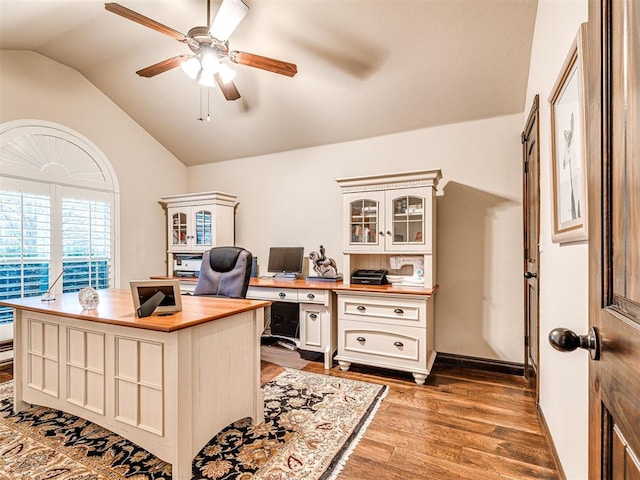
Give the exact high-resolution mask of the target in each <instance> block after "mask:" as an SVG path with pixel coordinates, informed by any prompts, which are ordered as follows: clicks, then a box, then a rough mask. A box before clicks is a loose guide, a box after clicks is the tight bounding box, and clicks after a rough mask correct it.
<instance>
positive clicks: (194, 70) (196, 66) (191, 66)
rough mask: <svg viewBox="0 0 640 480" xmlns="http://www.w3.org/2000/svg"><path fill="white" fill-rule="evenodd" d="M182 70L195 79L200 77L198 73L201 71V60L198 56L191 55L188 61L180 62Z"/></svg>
mask: <svg viewBox="0 0 640 480" xmlns="http://www.w3.org/2000/svg"><path fill="white" fill-rule="evenodd" d="M180 67H181V68H182V71H183V72H184V73H186V74H187V76H188V77H189V78H191V79H193V80H195V79H196V78H198V74H199V73H200V68H201V67H200V61H199V60H198V59H197V58H196V57H191V58H190V59H189V60H187V61H186V62H182V63H181V64H180Z"/></svg>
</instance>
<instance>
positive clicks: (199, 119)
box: [196, 86, 204, 122]
mask: <svg viewBox="0 0 640 480" xmlns="http://www.w3.org/2000/svg"><path fill="white" fill-rule="evenodd" d="M203 88H204V87H202V86H200V116H199V117H198V118H196V120H198V121H200V122H202V121H204V118H202V89H203Z"/></svg>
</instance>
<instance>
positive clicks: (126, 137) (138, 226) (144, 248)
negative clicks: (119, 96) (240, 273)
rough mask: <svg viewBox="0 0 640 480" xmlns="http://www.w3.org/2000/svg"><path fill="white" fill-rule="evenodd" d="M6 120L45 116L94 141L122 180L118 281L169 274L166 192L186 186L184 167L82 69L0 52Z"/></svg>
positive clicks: (1, 111) (0, 95)
mask: <svg viewBox="0 0 640 480" xmlns="http://www.w3.org/2000/svg"><path fill="white" fill-rule="evenodd" d="M0 71H2V81H1V82H0V101H1V103H0V122H6V121H9V120H18V119H40V120H47V121H51V122H56V123H59V124H62V125H65V126H67V127H69V128H71V129H73V130H75V131H77V132H79V133H80V134H82V135H84V136H85V137H87V138H88V139H89V140H90V141H91V142H93V143H94V144H95V145H96V146H97V147H98V148H99V149H100V150H102V152H103V153H104V154H105V156H106V157H107V159H108V160H109V161H110V162H111V164H112V165H113V168H114V170H115V172H116V175H117V177H118V182H119V184H120V204H121V211H120V235H121V236H120V240H121V242H120V255H121V262H120V266H121V270H120V284H121V286H123V287H125V288H128V285H129V280H135V279H144V278H148V277H149V275H153V274H164V273H165V271H166V269H165V256H166V227H165V216H164V211H163V210H162V207H161V206H160V205H159V204H158V200H159V199H160V197H162V196H164V195H170V194H174V193H184V192H185V190H186V170H187V169H186V167H185V166H184V165H183V164H182V163H181V162H179V161H178V160H177V159H176V158H175V157H174V156H173V155H172V154H171V153H169V152H168V151H167V150H166V149H165V148H164V147H163V146H162V145H160V144H159V143H158V142H157V141H156V140H155V139H154V138H152V137H151V136H150V135H149V134H148V133H147V132H146V131H144V130H143V129H142V128H141V127H140V126H139V125H138V124H137V123H135V122H134V121H133V120H132V119H131V118H130V117H129V116H127V115H126V114H125V113H124V112H123V111H122V110H120V108H119V107H117V106H116V105H115V104H114V103H113V102H112V101H111V100H110V99H109V98H107V97H106V96H105V95H104V94H103V93H102V92H100V91H99V90H98V89H97V88H96V87H94V86H93V84H91V83H90V82H89V81H88V80H86V79H85V78H84V77H83V76H82V75H80V74H79V73H78V72H77V71H76V70H73V69H70V68H68V67H66V66H64V65H61V64H59V63H57V62H54V61H53V60H50V59H48V58H46V57H44V56H41V55H39V54H36V53H34V52H27V51H9V50H2V51H0Z"/></svg>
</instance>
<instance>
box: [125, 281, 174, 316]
mask: <svg viewBox="0 0 640 480" xmlns="http://www.w3.org/2000/svg"><path fill="white" fill-rule="evenodd" d="M129 286H130V287H131V296H132V298H133V307H134V308H135V309H136V313H137V314H138V316H139V317H147V316H149V315H151V314H153V313H156V314H159V315H167V314H171V313H175V312H179V311H181V310H182V298H181V297H180V281H179V280H175V279H172V280H140V281H135V280H134V281H131V282H129ZM158 292H160V293H158ZM146 302H149V303H146ZM145 304H146V305H147V306H146V307H145ZM141 307H142V309H141ZM141 313H142V314H141Z"/></svg>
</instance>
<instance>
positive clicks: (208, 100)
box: [207, 88, 211, 122]
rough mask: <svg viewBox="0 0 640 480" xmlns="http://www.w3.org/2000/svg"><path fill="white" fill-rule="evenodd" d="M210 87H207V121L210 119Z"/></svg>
mask: <svg viewBox="0 0 640 480" xmlns="http://www.w3.org/2000/svg"><path fill="white" fill-rule="evenodd" d="M210 112H211V89H210V88H207V122H210V121H211V115H210Z"/></svg>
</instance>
